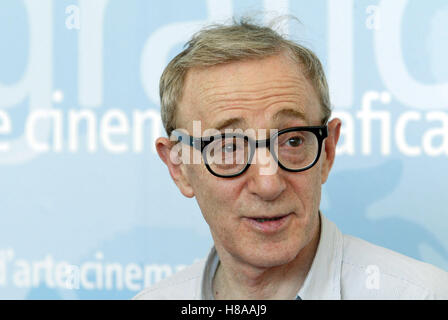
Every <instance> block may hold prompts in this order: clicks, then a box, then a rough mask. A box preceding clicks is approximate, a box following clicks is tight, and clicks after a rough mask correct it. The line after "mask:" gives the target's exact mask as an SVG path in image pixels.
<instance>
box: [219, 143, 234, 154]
mask: <svg viewBox="0 0 448 320" xmlns="http://www.w3.org/2000/svg"><path fill="white" fill-rule="evenodd" d="M222 150H223V151H224V152H225V153H233V152H235V151H236V144H235V143H227V144H226V145H224V146H223V147H222Z"/></svg>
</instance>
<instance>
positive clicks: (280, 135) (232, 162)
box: [172, 125, 328, 178]
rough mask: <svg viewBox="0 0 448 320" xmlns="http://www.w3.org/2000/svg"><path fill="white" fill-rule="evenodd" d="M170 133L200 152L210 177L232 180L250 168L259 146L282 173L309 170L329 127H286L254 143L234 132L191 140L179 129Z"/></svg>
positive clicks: (315, 160)
mask: <svg viewBox="0 0 448 320" xmlns="http://www.w3.org/2000/svg"><path fill="white" fill-rule="evenodd" d="M172 134H173V135H174V136H175V137H176V139H177V141H179V142H182V143H184V144H186V145H189V146H192V147H194V148H195V149H197V150H199V151H201V154H202V158H203V159H204V163H205V166H206V167H207V169H208V171H210V173H211V174H213V175H215V176H217V177H221V178H232V177H236V176H239V175H240V174H242V173H244V172H245V171H246V170H247V169H248V168H249V166H250V164H251V163H252V159H253V157H254V154H255V150H256V149H257V148H258V147H266V148H268V149H269V151H270V153H271V154H272V157H273V158H274V160H275V161H276V162H277V163H278V165H279V167H280V168H282V169H283V170H286V171H290V172H300V171H305V170H307V169H310V168H311V167H313V166H314V165H315V164H316V163H317V161H318V160H319V157H320V154H321V150H322V142H323V140H324V139H325V138H327V136H328V128H327V126H326V125H324V126H308V127H292V128H286V129H283V130H280V131H278V132H276V133H274V134H272V135H271V137H270V138H269V139H265V140H254V139H252V138H250V137H249V136H247V135H244V134H242V133H237V132H236V133H235V132H234V133H223V134H218V135H213V136H208V137H192V136H190V135H187V134H185V133H183V132H181V131H179V130H174V131H173V132H172Z"/></svg>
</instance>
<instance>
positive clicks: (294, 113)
mask: <svg viewBox="0 0 448 320" xmlns="http://www.w3.org/2000/svg"><path fill="white" fill-rule="evenodd" d="M282 118H299V119H301V120H306V116H305V113H303V112H302V111H300V110H296V109H283V110H280V111H279V112H277V113H276V114H274V116H273V117H272V119H273V120H274V121H279V120H281V119H282Z"/></svg>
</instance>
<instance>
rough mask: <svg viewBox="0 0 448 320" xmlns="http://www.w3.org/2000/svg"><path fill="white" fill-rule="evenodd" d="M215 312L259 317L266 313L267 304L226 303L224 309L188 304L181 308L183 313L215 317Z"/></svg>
mask: <svg viewBox="0 0 448 320" xmlns="http://www.w3.org/2000/svg"><path fill="white" fill-rule="evenodd" d="M215 312H217V313H223V312H224V313H225V314H226V315H253V316H256V317H258V316H260V315H264V314H265V313H266V305H264V304H261V305H254V304H250V305H245V304H230V305H228V304H226V305H225V308H224V309H217V307H211V306H207V307H205V306H194V305H191V304H188V306H187V307H182V310H181V314H182V315H208V317H209V318H211V317H213V314H214V313H215Z"/></svg>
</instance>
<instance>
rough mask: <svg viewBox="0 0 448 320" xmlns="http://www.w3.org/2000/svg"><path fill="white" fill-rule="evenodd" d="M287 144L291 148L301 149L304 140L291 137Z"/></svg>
mask: <svg viewBox="0 0 448 320" xmlns="http://www.w3.org/2000/svg"><path fill="white" fill-rule="evenodd" d="M286 144H287V145H288V146H290V147H299V146H301V145H302V144H303V138H302V137H298V136H296V137H290V138H288V140H287V141H286Z"/></svg>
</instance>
